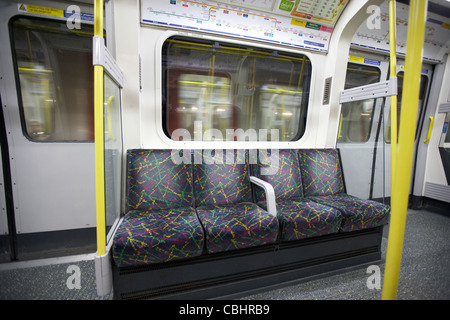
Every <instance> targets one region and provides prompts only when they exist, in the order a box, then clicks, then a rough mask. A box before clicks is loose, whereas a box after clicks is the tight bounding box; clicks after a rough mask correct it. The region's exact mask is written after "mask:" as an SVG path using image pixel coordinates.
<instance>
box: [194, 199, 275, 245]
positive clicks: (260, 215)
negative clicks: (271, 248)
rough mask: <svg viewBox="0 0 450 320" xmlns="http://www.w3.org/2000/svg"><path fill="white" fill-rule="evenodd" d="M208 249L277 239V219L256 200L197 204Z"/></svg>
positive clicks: (260, 243)
mask: <svg viewBox="0 0 450 320" xmlns="http://www.w3.org/2000/svg"><path fill="white" fill-rule="evenodd" d="M197 214H198V217H199V219H200V221H201V223H202V225H203V227H204V229H205V241H206V249H207V251H208V252H209V253H216V252H222V251H230V250H236V249H242V248H248V247H254V246H259V245H264V244H267V243H272V242H274V241H276V239H277V235H278V220H277V219H276V218H275V217H273V216H271V215H269V214H268V213H267V212H266V211H265V210H263V209H262V208H260V207H258V206H257V205H256V204H254V203H250V202H247V203H239V204H231V205H222V206H218V205H213V206H205V207H199V208H197Z"/></svg>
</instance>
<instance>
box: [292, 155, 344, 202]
mask: <svg viewBox="0 0 450 320" xmlns="http://www.w3.org/2000/svg"><path fill="white" fill-rule="evenodd" d="M298 157H299V162H300V169H301V173H302V180H303V193H304V195H305V197H310V196H327V195H332V194H338V193H343V192H344V191H345V189H344V180H343V178H342V170H341V164H340V161H339V152H338V150H337V149H304V150H299V151H298Z"/></svg>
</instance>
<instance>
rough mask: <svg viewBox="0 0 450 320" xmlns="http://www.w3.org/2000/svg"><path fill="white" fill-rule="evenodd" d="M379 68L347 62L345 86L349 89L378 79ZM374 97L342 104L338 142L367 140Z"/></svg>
mask: <svg viewBox="0 0 450 320" xmlns="http://www.w3.org/2000/svg"><path fill="white" fill-rule="evenodd" d="M380 75H381V72H380V69H379V68H376V67H371V66H365V65H360V64H356V63H349V64H348V66H347V76H346V79H345V88H344V89H351V88H354V87H359V86H363V85H367V84H372V83H377V82H379V81H380ZM375 102H376V100H375V99H367V100H363V101H356V102H348V103H343V104H342V109H341V124H340V130H339V137H338V142H365V141H367V140H369V137H370V129H371V126H372V119H373V111H374V107H375Z"/></svg>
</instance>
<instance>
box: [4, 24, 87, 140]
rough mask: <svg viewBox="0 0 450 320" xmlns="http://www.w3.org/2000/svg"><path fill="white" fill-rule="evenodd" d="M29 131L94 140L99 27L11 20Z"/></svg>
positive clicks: (34, 135) (31, 135)
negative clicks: (95, 31) (95, 30)
mask: <svg viewBox="0 0 450 320" xmlns="http://www.w3.org/2000/svg"><path fill="white" fill-rule="evenodd" d="M10 31H11V42H12V48H13V58H14V67H15V69H16V77H17V80H16V81H17V84H18V91H19V92H18V98H19V105H20V110H21V117H22V125H23V131H24V134H25V135H26V136H27V137H28V139H30V140H32V141H48V142H55V141H93V140H94V105H93V104H94V98H93V97H94V85H93V79H94V75H93V67H92V36H93V26H91V25H86V24H82V25H81V29H79V30H77V29H74V30H71V29H69V28H68V27H67V25H66V22H65V21H55V20H46V19H40V18H33V17H26V18H25V17H19V18H15V19H13V20H12V21H11V22H10Z"/></svg>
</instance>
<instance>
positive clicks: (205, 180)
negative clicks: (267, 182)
mask: <svg viewBox="0 0 450 320" xmlns="http://www.w3.org/2000/svg"><path fill="white" fill-rule="evenodd" d="M196 152H198V151H196ZM213 153H214V151H211V150H205V151H204V153H203V163H200V164H194V188H195V205H196V206H197V207H201V206H208V205H222V204H233V203H239V202H251V201H252V193H251V185H250V178H249V175H248V164H247V161H246V154H245V152H236V153H235V154H234V156H235V159H234V161H233V159H232V160H229V159H227V160H224V158H223V159H222V161H219V163H215V162H214V161H213V160H212V158H214V157H213V155H212V154H213ZM217 153H220V155H221V156H222V155H225V154H226V153H225V151H222V150H218V151H217ZM232 155H233V154H232Z"/></svg>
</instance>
